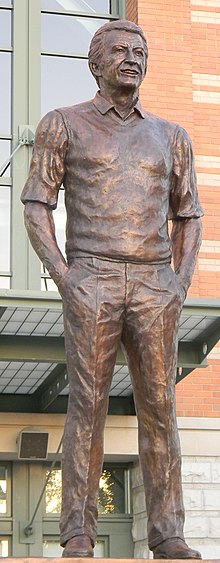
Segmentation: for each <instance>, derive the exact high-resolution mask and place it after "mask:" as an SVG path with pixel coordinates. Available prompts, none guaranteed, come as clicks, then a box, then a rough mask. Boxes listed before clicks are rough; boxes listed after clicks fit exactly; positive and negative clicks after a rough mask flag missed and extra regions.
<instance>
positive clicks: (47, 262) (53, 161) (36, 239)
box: [21, 110, 68, 285]
mask: <svg viewBox="0 0 220 563" xmlns="http://www.w3.org/2000/svg"><path fill="white" fill-rule="evenodd" d="M67 147H68V132H67V129H66V126H65V123H64V120H63V117H62V115H61V113H60V112H59V111H57V110H54V111H51V112H49V113H48V114H47V115H46V116H44V117H43V119H42V120H41V121H40V123H39V125H38V128H37V131H36V136H35V143H34V149H33V154H32V158H31V164H30V171H29V175H28V179H27V182H26V184H25V186H24V189H23V191H22V194H21V201H22V202H23V203H24V204H25V211H24V218H25V226H26V229H27V232H28V236H29V238H30V241H31V244H32V246H33V248H34V250H35V252H36V253H37V255H38V256H39V258H40V260H41V261H42V262H43V264H44V266H45V268H46V269H47V270H48V272H49V274H50V275H51V277H52V279H53V280H54V282H55V283H56V284H57V285H59V282H60V281H61V279H62V278H63V277H64V276H65V273H66V271H67V270H68V265H67V263H66V260H65V258H64V256H63V255H62V253H61V251H60V249H59V247H58V245H57V241H56V235H55V227H54V221H53V214H52V210H53V209H55V208H56V206H57V199H58V192H59V189H60V186H61V184H62V182H63V179H64V175H65V157H66V153H67Z"/></svg>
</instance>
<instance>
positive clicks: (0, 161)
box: [0, 139, 11, 177]
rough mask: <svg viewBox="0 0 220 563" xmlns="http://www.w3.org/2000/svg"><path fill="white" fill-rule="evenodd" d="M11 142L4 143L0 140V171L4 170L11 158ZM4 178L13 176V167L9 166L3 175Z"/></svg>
mask: <svg viewBox="0 0 220 563" xmlns="http://www.w3.org/2000/svg"><path fill="white" fill-rule="evenodd" d="M10 150H11V141H3V140H2V139H0V169H1V170H2V167H3V165H4V164H5V163H6V161H7V159H8V158H9V156H10ZM2 176H4V177H6V176H7V177H9V176H11V165H9V166H8V168H7V170H6V171H5V172H4V174H2Z"/></svg>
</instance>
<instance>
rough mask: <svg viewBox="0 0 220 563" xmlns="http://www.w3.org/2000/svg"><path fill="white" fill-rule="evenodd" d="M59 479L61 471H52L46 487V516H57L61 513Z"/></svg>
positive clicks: (60, 483) (60, 485) (60, 484)
mask: <svg viewBox="0 0 220 563" xmlns="http://www.w3.org/2000/svg"><path fill="white" fill-rule="evenodd" d="M48 473H49V471H47V476H48ZM61 479H62V475H61V469H53V471H52V472H51V475H50V478H49V481H48V483H47V486H46V514H59V513H60V511H61V490H62V488H61V487H62V482H61Z"/></svg>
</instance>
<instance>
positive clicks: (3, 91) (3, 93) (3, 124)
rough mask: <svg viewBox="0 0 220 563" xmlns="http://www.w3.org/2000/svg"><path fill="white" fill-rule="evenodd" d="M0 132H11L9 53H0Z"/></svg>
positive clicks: (6, 133) (7, 133)
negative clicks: (2, 85)
mask: <svg viewBox="0 0 220 563" xmlns="http://www.w3.org/2000/svg"><path fill="white" fill-rule="evenodd" d="M0 69H1V84H4V88H2V87H1V88H0V133H3V134H4V135H9V134H10V133H11V53H0Z"/></svg>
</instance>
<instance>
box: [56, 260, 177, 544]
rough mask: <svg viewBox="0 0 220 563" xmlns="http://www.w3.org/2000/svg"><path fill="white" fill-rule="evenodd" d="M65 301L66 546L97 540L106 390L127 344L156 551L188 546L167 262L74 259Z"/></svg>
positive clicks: (172, 278) (172, 289)
mask: <svg viewBox="0 0 220 563" xmlns="http://www.w3.org/2000/svg"><path fill="white" fill-rule="evenodd" d="M65 288H66V290H65V292H64V295H63V313H64V333H65V348H66V361H67V370H68V377H69V401H68V411H67V417H66V423H65V430H64V442H63V453H62V479H63V483H62V512H61V520H60V532H61V545H63V546H64V545H65V543H66V542H67V541H68V540H69V539H70V538H72V537H74V536H76V535H81V534H87V535H88V536H89V537H90V538H91V540H92V543H93V544H94V543H95V539H96V528H97V516H98V514H97V501H98V486H99V478H100V475H101V471H102V463H103V436H104V425H105V419H106V414H107V409H108V400H109V399H108V397H109V389H110V385H111V380H112V375H113V370H114V366H115V362H116V356H117V350H118V347H119V343H120V341H121V342H122V345H123V348H124V351H125V355H126V358H127V362H128V367H129V372H130V377H131V381H132V386H133V393H134V401H135V407H136V414H137V419H138V443H139V457H140V464H141V468H142V473H143V482H144V490H145V498H146V510H147V516H148V529H147V533H148V543H149V547H150V548H151V549H152V548H153V547H155V546H156V545H158V544H159V543H160V542H161V541H163V540H165V539H167V538H170V537H180V538H182V539H183V524H184V507H183V499H182V486H181V453H180V444H179V436H178V431H177V422H176V409H175V391H174V389H175V378H176V361H177V345H178V322H179V317H180V311H181V302H180V298H179V293H178V283H177V278H176V275H175V273H174V272H173V270H172V268H171V266H170V264H158V265H146V264H136V263H128V262H127V263H124V262H114V261H110V260H105V259H100V258H96V257H78V258H75V259H74V260H73V262H72V263H71V265H70V267H69V270H68V272H67V274H66V277H65Z"/></svg>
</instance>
